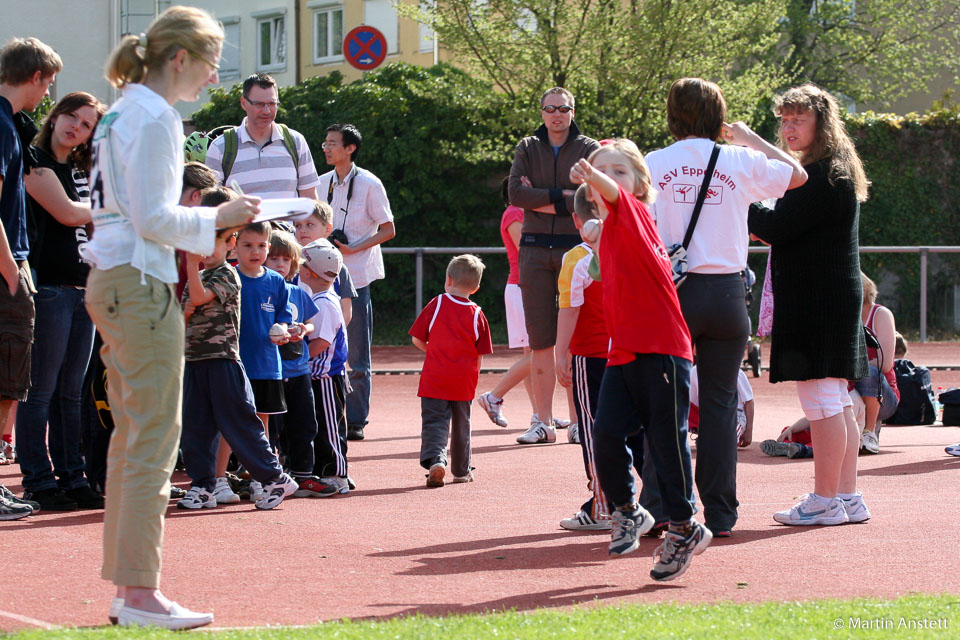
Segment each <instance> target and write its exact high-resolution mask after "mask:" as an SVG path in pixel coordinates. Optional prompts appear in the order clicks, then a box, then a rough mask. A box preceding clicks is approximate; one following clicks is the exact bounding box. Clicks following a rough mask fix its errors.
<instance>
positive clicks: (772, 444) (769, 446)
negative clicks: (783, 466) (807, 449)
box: [760, 440, 803, 458]
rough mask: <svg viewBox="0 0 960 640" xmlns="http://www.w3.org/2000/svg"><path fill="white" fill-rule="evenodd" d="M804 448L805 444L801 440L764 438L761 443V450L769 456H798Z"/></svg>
mask: <svg viewBox="0 0 960 640" xmlns="http://www.w3.org/2000/svg"><path fill="white" fill-rule="evenodd" d="M802 450H803V445H802V444H800V443H799V442H777V441H776V440H764V441H763V442H761V443H760V451H763V452H764V453H765V454H767V455H768V456H786V457H788V458H796V457H797V456H798V455H799V454H800V452H801V451H802Z"/></svg>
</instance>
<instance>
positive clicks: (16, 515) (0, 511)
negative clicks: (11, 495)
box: [0, 498, 33, 520]
mask: <svg viewBox="0 0 960 640" xmlns="http://www.w3.org/2000/svg"><path fill="white" fill-rule="evenodd" d="M31 513H33V509H31V508H30V507H28V506H27V505H25V504H14V503H12V502H10V501H8V500H5V499H3V498H0V520H19V519H20V518H26V517H27V516H29V515H30V514H31Z"/></svg>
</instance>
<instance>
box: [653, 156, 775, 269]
mask: <svg viewBox="0 0 960 640" xmlns="http://www.w3.org/2000/svg"><path fill="white" fill-rule="evenodd" d="M712 152H713V142H712V141H710V140H707V139H705V138H696V139H691V140H680V141H678V142H675V143H674V144H672V145H670V146H669V147H667V148H665V149H660V150H659V151H653V152H651V153H649V154H647V156H646V160H647V165H648V166H649V167H650V176H651V179H652V181H653V188H654V189H656V190H657V192H658V193H657V199H656V201H655V202H654V203H653V206H652V207H651V209H650V211H651V213H652V214H653V217H654V219H655V220H656V221H657V230H658V231H659V232H660V238H661V239H662V240H663V243H664V244H665V245H667V246H668V247H669V246H670V245H672V244H679V243H681V242H683V236H684V234H685V233H686V231H687V226H688V225H689V224H690V218H691V217H692V216H693V207H694V205H695V204H696V202H697V193H698V192H699V191H700V186H701V185H702V184H703V172H704V170H706V168H707V164H708V163H709V162H710V154H711V153H712ZM792 175H793V168H792V167H790V165H788V164H787V163H785V162H781V161H779V160H769V159H767V157H766V156H765V155H763V154H762V153H760V152H759V151H754V150H752V149H748V148H746V147H740V146H735V145H729V144H722V145H720V156H719V157H718V158H717V165H716V168H715V170H714V172H713V177H712V178H711V180H710V191H709V192H708V193H707V197H706V199H705V200H704V201H703V209H702V210H701V211H700V219H699V221H698V222H697V227H696V229H694V232H693V238H692V239H691V241H690V247H689V248H688V249H687V265H688V267H689V270H690V272H691V273H712V274H722V273H737V272H739V271H741V270H742V269H744V268H745V267H746V265H747V243H748V242H749V233H748V231H747V211H748V207H749V206H750V204H752V203H754V202H759V201H760V200H763V199H765V198H779V197H781V196H783V194H784V193H785V192H786V190H787V187H788V186H789V184H790V177H791V176H792Z"/></svg>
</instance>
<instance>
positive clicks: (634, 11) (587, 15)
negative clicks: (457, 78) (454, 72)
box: [398, 0, 788, 148]
mask: <svg viewBox="0 0 960 640" xmlns="http://www.w3.org/2000/svg"><path fill="white" fill-rule="evenodd" d="M784 3H785V0H682V1H679V0H645V1H641V0H630V1H626V0H488V1H485V2H478V1H477V0H445V1H443V2H439V3H422V4H421V6H419V7H417V6H411V5H398V7H399V9H400V11H401V12H402V13H404V14H406V15H408V16H410V17H413V18H415V19H418V20H420V21H423V22H425V23H427V24H429V25H430V26H431V27H432V28H433V29H434V30H435V31H436V32H437V34H438V37H439V40H440V42H441V43H442V46H444V47H445V48H447V49H449V50H450V51H452V52H453V53H454V56H455V58H456V60H457V62H458V63H459V64H462V65H463V66H464V67H465V68H466V69H467V70H468V71H469V72H471V73H473V74H476V75H478V76H479V77H482V78H484V79H485V80H487V81H489V82H490V83H492V84H493V85H494V86H495V87H496V88H498V89H499V90H500V91H502V92H504V93H505V94H506V95H507V96H509V97H510V98H511V99H514V100H517V101H518V102H521V103H525V104H531V103H533V104H535V103H536V100H537V98H539V96H540V93H541V92H542V91H543V90H544V89H546V88H547V87H550V86H553V85H560V86H566V87H569V88H570V89H571V90H573V91H574V93H576V95H577V101H578V120H579V121H580V124H581V128H583V129H584V130H585V131H587V132H588V133H591V134H593V135H600V136H610V135H626V136H630V137H634V138H636V139H637V140H638V141H640V144H641V145H642V146H645V147H648V148H650V147H655V146H661V145H662V144H664V143H665V142H667V141H668V140H667V139H668V137H669V135H668V133H667V129H666V122H665V114H664V104H665V102H666V96H667V91H668V90H669V87H670V84H671V83H672V82H673V81H674V80H675V79H676V78H678V77H681V76H684V75H699V76H703V77H707V78H711V79H714V80H717V81H720V82H722V83H723V86H724V88H725V89H726V91H727V94H728V98H729V99H730V102H731V105H730V106H731V111H732V113H733V114H734V115H736V116H737V117H739V118H744V119H747V120H753V119H754V116H753V111H754V105H755V104H756V103H757V100H758V99H759V96H762V95H767V94H769V93H772V92H773V90H774V89H775V88H776V87H778V86H781V85H783V84H784V83H785V82H786V81H787V79H788V75H787V74H786V72H785V70H784V69H782V68H771V67H770V65H768V64H766V63H764V62H763V61H764V60H766V59H767V58H768V57H769V52H770V51H771V50H773V48H774V47H775V45H776V44H777V38H778V37H779V35H778V34H777V33H776V29H775V24H776V20H777V18H778V17H779V16H780V15H782V13H783V11H784V9H785V4H784Z"/></svg>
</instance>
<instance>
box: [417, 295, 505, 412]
mask: <svg viewBox="0 0 960 640" xmlns="http://www.w3.org/2000/svg"><path fill="white" fill-rule="evenodd" d="M410 335H411V336H413V337H414V338H417V339H419V340H422V341H423V342H426V343H427V357H426V358H425V359H424V361H423V370H422V371H421V373H420V387H419V389H418V390H417V396H419V397H421V398H437V399H439V400H466V401H467V402H472V401H473V396H474V394H476V392H477V381H478V380H479V378H480V356H482V355H486V354H488V353H493V343H492V341H491V339H490V325H489V324H488V323H487V318H486V316H484V315H483V311H481V310H480V307H479V306H477V304H476V303H473V302H471V301H470V300H469V299H467V298H461V297H460V296H454V295H450V294H449V293H445V294H443V295H440V296H437V297H436V298H434V299H433V300H431V301H430V302H429V304H427V306H426V307H424V308H423V311H421V312H420V315H419V316H417V319H416V320H415V321H414V323H413V326H412V327H410Z"/></svg>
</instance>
